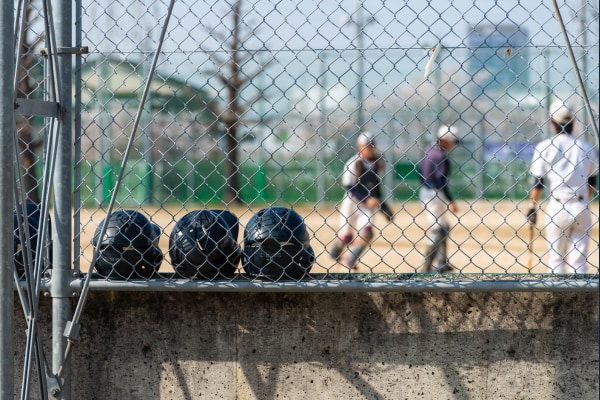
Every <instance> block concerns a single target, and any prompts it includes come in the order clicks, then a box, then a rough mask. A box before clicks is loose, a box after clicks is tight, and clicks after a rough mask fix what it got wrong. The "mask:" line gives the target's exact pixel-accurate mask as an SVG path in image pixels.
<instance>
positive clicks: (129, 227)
mask: <svg viewBox="0 0 600 400" xmlns="http://www.w3.org/2000/svg"><path fill="white" fill-rule="evenodd" d="M104 223H105V220H102V222H101V223H100V225H98V228H97V229H96V233H95V234H94V239H93V240H92V244H93V245H94V247H98V248H99V250H98V257H97V260H96V264H95V268H96V271H98V274H99V275H101V276H104V277H106V278H113V279H139V278H142V279H149V278H151V277H152V276H153V275H154V274H155V272H156V271H157V270H158V268H160V264H161V263H162V260H163V255H162V252H161V251H160V248H159V247H158V238H159V236H160V228H159V227H158V225H155V224H152V223H150V221H149V220H148V218H146V217H145V216H144V215H143V214H141V213H139V212H137V211H134V210H119V211H115V212H114V213H112V214H111V215H110V217H109V218H108V222H106V224H107V226H106V232H105V233H104V236H103V237H102V238H100V237H99V236H100V233H101V231H102V227H103V226H104Z"/></svg>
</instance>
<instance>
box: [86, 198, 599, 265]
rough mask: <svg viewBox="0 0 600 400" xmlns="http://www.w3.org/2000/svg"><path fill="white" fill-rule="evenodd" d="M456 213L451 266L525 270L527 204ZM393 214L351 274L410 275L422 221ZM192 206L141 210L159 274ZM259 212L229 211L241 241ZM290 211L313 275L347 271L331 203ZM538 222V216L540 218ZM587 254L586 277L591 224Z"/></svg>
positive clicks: (473, 206) (404, 209)
mask: <svg viewBox="0 0 600 400" xmlns="http://www.w3.org/2000/svg"><path fill="white" fill-rule="evenodd" d="M457 204H458V206H459V211H458V213H457V214H456V215H455V216H452V217H451V221H452V222H453V227H452V230H451V232H450V243H449V249H448V252H449V254H450V262H451V263H452V264H453V265H454V266H455V267H457V268H458V269H459V270H460V271H461V272H465V273H524V272H526V271H527V267H526V266H527V262H528V257H529V256H528V252H527V244H528V241H529V226H528V225H527V223H526V221H525V216H524V212H525V210H526V208H527V203H523V204H517V203H514V202H511V201H484V200H479V201H476V202H473V203H468V202H458V203H457ZM392 207H393V209H394V211H395V212H396V215H395V219H394V222H393V223H388V222H387V220H386V219H385V218H384V217H383V216H381V215H377V216H376V217H375V221H374V224H375V227H376V230H375V238H374V241H373V242H372V243H371V248H370V249H369V250H368V251H367V252H366V253H365V254H364V256H363V257H362V258H361V263H360V265H359V267H358V269H357V270H356V272H359V273H364V272H370V271H371V272H378V273H386V272H388V273H405V272H415V270H416V269H418V268H419V266H420V264H421V262H422V259H423V255H422V249H423V247H424V245H425V239H426V237H425V235H426V232H425V229H426V223H425V218H424V215H423V213H422V209H421V204H420V203H419V202H409V203H395V204H393V206H392ZM192 209H193V208H190V207H187V208H185V209H184V208H183V207H181V208H175V207H170V208H166V209H163V208H157V207H142V208H141V211H142V212H144V213H145V214H146V215H147V216H148V217H149V218H150V219H151V220H152V222H154V223H155V224H157V225H158V226H160V227H161V229H162V232H163V233H162V235H161V238H160V243H159V245H160V247H161V249H162V250H163V252H164V254H165V262H164V263H163V266H162V268H161V271H164V272H172V268H171V265H170V263H169V256H168V246H169V234H170V233H171V231H172V229H173V227H174V225H175V223H176V222H177V220H178V219H179V218H181V217H182V216H183V215H184V214H186V213H187V212H189V211H191V210H192ZM258 210H259V208H256V209H254V208H248V207H241V208H238V209H231V210H230V211H232V212H234V213H235V214H236V215H237V216H238V217H239V219H240V234H239V238H238V239H239V240H240V243H242V241H243V232H244V228H245V226H246V223H247V221H248V220H249V219H250V217H251V216H252V215H253V214H254V213H255V212H256V211H258ZM295 210H296V211H297V212H298V213H300V215H302V216H303V217H304V219H305V222H306V224H307V226H308V228H309V230H310V231H311V233H312V236H311V245H312V246H313V248H314V251H315V254H316V256H317V260H316V263H315V265H314V267H313V269H312V272H315V273H324V272H330V273H340V272H347V270H346V269H345V268H344V267H342V266H341V265H339V264H337V263H336V262H335V261H334V260H332V259H331V257H330V256H329V255H328V254H327V252H326V250H325V249H326V248H328V247H329V246H330V244H331V242H332V240H333V239H334V238H335V234H336V229H337V227H338V226H339V216H338V213H337V211H336V209H335V207H334V206H333V205H332V206H330V207H323V206H318V207H315V208H311V207H308V206H306V207H297V208H295ZM592 212H593V219H594V221H598V204H597V203H594V204H593V206H592ZM104 216H105V214H104V212H103V211H102V210H92V209H87V210H82V213H81V221H82V222H81V225H82V235H81V248H82V254H83V257H82V259H81V269H82V270H84V271H87V269H88V268H89V262H90V260H91V258H92V252H93V248H92V246H91V245H90V243H91V239H92V237H93V234H94V231H95V229H96V227H97V225H98V222H100V221H101V220H102V219H103V218H104ZM540 219H541V220H543V218H540ZM542 225H543V223H540V222H538V227H537V230H536V231H535V240H534V243H533V251H534V253H535V256H534V258H533V263H532V272H538V273H545V272H547V269H546V267H545V265H544V262H545V260H546V258H547V257H546V253H547V248H548V246H547V243H546V240H545V239H544V237H543V233H544V232H543V230H542V231H540V230H539V229H540V227H541V226H542ZM592 237H593V239H592V240H593V243H592V252H591V254H590V256H589V259H588V260H589V264H590V271H589V272H590V273H595V272H597V269H598V258H599V251H598V223H596V224H594V227H593V232H592Z"/></svg>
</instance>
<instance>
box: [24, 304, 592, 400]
mask: <svg viewBox="0 0 600 400" xmlns="http://www.w3.org/2000/svg"><path fill="white" fill-rule="evenodd" d="M49 303H50V302H49V301H44V303H43V304H42V312H43V313H44V315H48V316H49V315H51V313H50V311H51V310H50V305H49ZM15 313H16V316H17V319H16V333H15V335H16V337H15V344H16V346H17V354H16V356H15V362H16V368H15V375H16V376H17V379H18V380H19V381H18V382H17V383H16V386H19V387H20V379H21V378H20V376H21V375H20V374H21V365H22V348H21V347H20V346H22V343H24V333H23V330H24V321H23V317H22V312H21V309H20V306H19V305H18V304H15ZM49 319H50V317H47V318H45V319H42V320H41V321H40V322H41V324H42V326H43V329H42V334H43V335H44V334H46V333H44V332H46V331H49V326H48V325H49V324H50V320H49ZM45 341H46V339H45ZM48 341H49V340H48ZM598 350H599V349H598V295H597V294H596V293H417V294H415V293H195V292H188V293H173V292H168V293H165V292H160V293H148V292H91V294H90V298H89V299H88V301H87V303H86V309H85V313H84V317H83V320H82V330H81V340H80V341H79V342H77V344H76V346H75V348H74V353H73V357H74V358H73V372H72V378H73V379H72V386H71V393H72V398H73V399H103V400H106V399H144V400H147V399H340V400H341V399H411V400H412V399H511V400H517V399H564V400H567V399H568V400H572V399H597V398H598V394H599V391H598V365H599V361H598ZM48 351H49V350H48ZM48 354H50V353H48ZM49 359H51V357H50V356H49ZM34 388H35V389H36V390H37V388H36V387H35V386H34ZM15 392H16V393H18V392H19V388H18V387H16V388H15ZM32 397H33V398H35V396H32Z"/></svg>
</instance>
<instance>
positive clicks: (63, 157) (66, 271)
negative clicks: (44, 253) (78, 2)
mask: <svg viewBox="0 0 600 400" xmlns="http://www.w3.org/2000/svg"><path fill="white" fill-rule="evenodd" d="M72 15H73V9H72V2H71V1H69V0H60V1H57V2H56V4H55V7H54V9H53V17H54V23H55V31H56V43H57V49H56V51H57V52H58V54H59V55H60V56H59V59H58V74H57V78H58V81H59V82H60V86H59V88H58V90H59V92H60V93H59V97H60V99H61V104H60V110H61V112H60V117H59V118H60V131H59V138H58V145H57V157H56V165H55V169H54V177H53V179H54V219H53V220H52V229H53V235H52V239H53V248H52V250H53V256H52V284H51V290H50V294H51V296H52V371H53V372H54V373H56V372H57V370H58V369H59V368H60V367H61V366H62V367H63V368H64V370H65V371H66V373H65V374H64V375H63V376H62V379H63V381H62V382H61V385H62V388H61V393H60V398H61V399H65V400H68V399H70V398H71V373H70V364H69V363H67V364H66V365H65V363H64V354H65V349H66V346H67V340H66V337H65V336H64V332H65V326H66V325H67V322H68V321H70V320H71V316H72V306H71V296H72V291H71V290H70V288H69V282H70V281H71V278H72V274H73V269H72V255H71V245H72V237H71V225H72V221H73V217H72V211H71V210H72V196H71V195H72V192H73V185H72V177H71V175H72V173H73V160H72V156H71V153H72V151H73V137H72V104H71V103H72V101H71V99H72V96H73V95H72V92H71V90H72V85H73V78H72V76H71V74H72V57H73V51H71V49H72V29H73V21H72V20H73V17H72Z"/></svg>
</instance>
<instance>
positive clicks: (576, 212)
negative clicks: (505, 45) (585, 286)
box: [527, 100, 598, 274]
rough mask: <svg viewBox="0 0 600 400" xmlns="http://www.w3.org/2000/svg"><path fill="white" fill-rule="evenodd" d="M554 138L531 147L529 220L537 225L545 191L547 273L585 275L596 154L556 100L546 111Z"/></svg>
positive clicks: (568, 108)
mask: <svg viewBox="0 0 600 400" xmlns="http://www.w3.org/2000/svg"><path fill="white" fill-rule="evenodd" d="M549 115H550V125H551V126H552V130H553V132H554V134H553V135H552V137H550V138H548V139H545V140H543V141H541V142H540V143H538V144H537V145H536V146H535V150H534V153H533V158H532V161H531V165H530V167H529V172H530V173H531V176H532V178H533V185H532V186H533V187H532V189H531V191H530V193H529V197H530V200H531V207H530V208H529V211H528V213H527V219H528V221H529V222H530V223H531V224H532V225H535V223H536V222H537V210H538V207H539V203H540V200H541V198H542V194H543V191H544V189H546V193H547V196H548V206H547V207H546V224H545V226H544V227H545V229H546V239H547V241H548V244H549V247H550V249H549V250H550V251H549V254H548V270H549V272H550V273H556V274H561V273H568V272H572V273H579V274H583V273H587V257H588V253H589V249H590V231H591V229H592V226H593V223H592V214H591V211H590V209H589V201H590V198H591V197H592V196H593V194H594V191H595V186H596V180H597V176H598V155H597V154H596V151H595V150H594V148H593V146H592V145H591V144H589V143H588V142H586V141H584V140H582V139H579V138H577V137H574V136H573V135H572V133H573V127H574V125H575V116H574V114H573V111H572V110H571V108H570V107H569V106H568V105H567V104H565V103H564V102H562V101H560V100H557V101H555V102H553V103H552V104H551V106H550V112H549Z"/></svg>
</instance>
